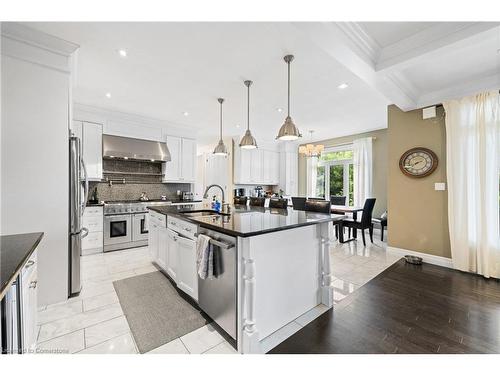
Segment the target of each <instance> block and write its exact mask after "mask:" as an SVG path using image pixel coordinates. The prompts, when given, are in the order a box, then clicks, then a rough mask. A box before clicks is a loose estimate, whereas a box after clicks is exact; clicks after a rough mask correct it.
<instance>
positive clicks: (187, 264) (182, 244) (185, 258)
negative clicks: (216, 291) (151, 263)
mask: <svg viewBox="0 0 500 375" xmlns="http://www.w3.org/2000/svg"><path fill="white" fill-rule="evenodd" d="M177 254H178V268H177V269H178V272H177V286H178V287H179V289H180V290H182V291H184V292H185V293H187V294H188V295H190V296H191V297H193V298H194V299H195V300H196V301H198V273H197V272H196V241H194V240H191V239H189V238H184V237H180V236H179V237H178V238H177Z"/></svg>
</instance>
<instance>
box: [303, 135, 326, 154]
mask: <svg viewBox="0 0 500 375" xmlns="http://www.w3.org/2000/svg"><path fill="white" fill-rule="evenodd" d="M313 133H314V130H309V134H311V142H312V136H313ZM324 149H325V146H324V145H313V144H312V143H308V144H306V145H303V146H300V147H299V154H301V155H304V156H305V157H306V158H316V157H320V156H321V153H322V152H323V150H324Z"/></svg>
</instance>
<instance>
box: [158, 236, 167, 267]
mask: <svg viewBox="0 0 500 375" xmlns="http://www.w3.org/2000/svg"><path fill="white" fill-rule="evenodd" d="M157 238H158V258H157V263H158V265H159V266H160V267H161V268H163V269H166V268H167V264H168V262H167V259H168V241H167V228H166V227H160V226H159V227H158V235H157Z"/></svg>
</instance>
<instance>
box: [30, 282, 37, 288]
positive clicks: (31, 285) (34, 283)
mask: <svg viewBox="0 0 500 375" xmlns="http://www.w3.org/2000/svg"><path fill="white" fill-rule="evenodd" d="M37 282H38V281H37V280H35V281H32V282H31V283H30V289H35V288H36V284H37Z"/></svg>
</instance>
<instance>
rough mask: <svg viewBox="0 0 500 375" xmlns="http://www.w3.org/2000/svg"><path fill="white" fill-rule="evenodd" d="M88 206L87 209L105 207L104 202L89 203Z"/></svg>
mask: <svg viewBox="0 0 500 375" xmlns="http://www.w3.org/2000/svg"><path fill="white" fill-rule="evenodd" d="M86 206H87V207H99V206H104V202H100V203H89V202H87V204H86Z"/></svg>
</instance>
